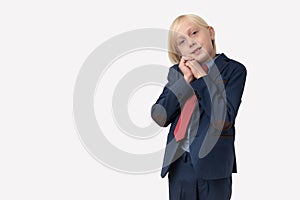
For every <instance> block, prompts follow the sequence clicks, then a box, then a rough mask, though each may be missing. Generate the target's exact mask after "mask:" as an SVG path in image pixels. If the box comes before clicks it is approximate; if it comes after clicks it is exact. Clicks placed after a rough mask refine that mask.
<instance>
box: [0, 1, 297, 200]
mask: <svg viewBox="0 0 300 200" xmlns="http://www.w3.org/2000/svg"><path fill="white" fill-rule="evenodd" d="M196 2H197V3H196ZM276 2H277V3H276ZM296 5H298V4H297V2H296V1H292V0H286V1H248V2H245V1H237V0H235V1H233V0H228V1H175V0H174V1H171V0H168V1H156V0H152V1H138V0H134V1H115V0H110V1H107V2H103V1H102V2H101V1H13V0H12V1H1V3H0V22H1V23H0V27H1V31H0V34H1V37H0V55H1V59H0V92H1V101H0V102H1V104H0V121H1V126H0V134H1V138H0V162H1V163H0V199H5V200H7V199H89V200H93V199H120V198H122V199H162V200H163V199H168V185H167V179H161V178H160V173H159V171H157V172H155V173H151V174H146V175H129V174H122V173H118V172H116V171H113V170H111V169H109V168H106V167H104V166H103V165H101V164H100V163H99V162H97V161H96V160H95V159H94V158H93V157H92V156H91V155H90V154H89V153H88V152H87V151H86V150H85V148H84V147H83V145H82V144H81V142H80V138H79V136H78V134H77V132H76V129H75V123H74V120H73V114H72V112H73V111H72V109H73V108H72V106H73V105H72V101H73V99H72V98H73V89H74V84H75V81H76V76H77V74H78V72H79V70H80V68H81V65H82V64H83V62H84V61H85V59H86V58H87V57H88V55H89V54H90V53H91V52H92V51H93V50H94V49H95V48H96V47H98V46H99V45H100V44H101V43H102V42H104V41H106V40H108V39H109V38H111V37H112V36H114V35H117V34H120V33H122V32H125V31H130V30H133V29H138V28H164V29H167V28H168V27H169V26H170V24H171V22H172V21H173V19H174V18H175V17H177V16H178V15H180V14H185V13H195V14H198V15H200V16H202V17H203V18H204V19H206V21H207V22H208V23H209V24H210V25H212V26H213V27H214V28H215V31H216V38H217V39H216V43H217V49H218V52H224V53H225V54H226V55H227V56H229V57H231V58H233V59H236V60H238V61H240V62H241V63H243V64H244V65H245V66H246V67H247V70H248V77H247V82H246V87H245V93H244V96H243V102H242V105H241V108H240V111H239V115H238V118H237V123H236V129H237V138H236V150H237V161H238V170H239V173H238V174H236V175H234V176H233V196H232V199H234V200H241V199H242V200H248V199H249V200H253V199H299V197H300V194H299V188H298V184H297V182H298V180H299V178H300V174H299V168H300V164H299V162H298V160H299V158H298V152H299V150H300V149H299V140H298V139H299V129H298V124H299V122H298V121H299V111H300V110H299V106H298V102H299V100H300V99H299V95H297V93H298V92H299V89H298V88H297V85H298V83H297V82H298V80H299V74H298V72H299V70H297V68H298V66H299V63H298V62H297V61H298V52H297V51H298V49H299V35H300V30H299V28H298V27H299V22H298V21H297V19H299V17H300V16H299V14H297V13H299V12H298V7H297V6H296ZM137 59H138V58H137ZM145 64H149V63H145ZM153 100H154V99H153ZM147 115H150V113H147ZM147 117H148V116H147ZM163 138H164V137H163ZM163 142H164V141H163Z"/></svg>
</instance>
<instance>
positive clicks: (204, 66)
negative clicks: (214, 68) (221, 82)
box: [201, 64, 208, 73]
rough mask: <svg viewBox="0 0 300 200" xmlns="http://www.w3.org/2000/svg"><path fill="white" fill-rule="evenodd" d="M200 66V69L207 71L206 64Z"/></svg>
mask: <svg viewBox="0 0 300 200" xmlns="http://www.w3.org/2000/svg"><path fill="white" fill-rule="evenodd" d="M201 67H202V69H203V70H204V71H205V72H206V73H207V72H208V67H207V65H205V64H204V65H202V66H201Z"/></svg>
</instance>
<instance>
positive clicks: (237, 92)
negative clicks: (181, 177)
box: [151, 54, 247, 179]
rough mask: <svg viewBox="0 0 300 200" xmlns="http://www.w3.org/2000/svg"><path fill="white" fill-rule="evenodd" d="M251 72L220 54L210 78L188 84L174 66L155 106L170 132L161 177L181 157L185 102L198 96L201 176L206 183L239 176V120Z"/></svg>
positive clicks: (194, 152) (196, 141)
mask: <svg viewBox="0 0 300 200" xmlns="http://www.w3.org/2000/svg"><path fill="white" fill-rule="evenodd" d="M246 74H247V71H246V69H245V67H244V66H243V65H242V64H241V63H239V62H237V61H234V60H232V59H229V58H228V57H227V56H225V55H224V54H219V55H218V57H217V58H216V60H215V62H214V65H213V66H212V68H211V69H210V71H209V73H208V75H207V76H204V77H202V78H199V79H195V80H194V81H192V82H191V83H190V84H188V83H187V82H186V81H185V80H184V78H183V74H182V72H181V70H180V69H179V67H178V64H176V65H174V66H172V67H171V68H170V70H169V74H168V83H167V85H166V86H165V87H164V89H163V92H162V94H161V95H160V96H159V98H158V100H157V101H156V103H155V104H154V105H153V106H152V109H151V116H152V119H153V120H154V121H155V122H156V123H157V124H158V125H159V126H162V127H167V126H168V125H169V124H171V126H170V130H169V134H168V139H167V145H166V149H165V155H164V161H163V167H162V171H161V176H162V177H165V176H166V174H167V173H168V171H169V168H170V165H171V164H172V163H173V162H174V161H175V160H176V159H177V158H178V157H179V156H180V155H181V153H182V151H181V148H180V142H176V140H175V139H174V129H175V127H176V124H177V121H178V118H179V116H180V112H181V108H182V107H183V105H184V103H185V101H186V100H187V99H188V98H189V97H190V96H191V95H192V94H195V95H196V96H197V99H198V104H197V106H199V107H198V108H199V115H198V116H199V119H197V120H199V121H197V125H198V127H197V129H196V132H195V134H194V135H192V139H191V140H190V155H191V159H192V163H193V167H194V168H195V170H196V173H197V175H198V176H199V177H200V178H202V179H220V178H225V177H229V176H231V173H235V172H236V157H235V149H234V139H235V127H234V123H235V118H236V116H237V113H238V109H239V106H240V103H241V98H242V94H243V90H244V85H245V80H246Z"/></svg>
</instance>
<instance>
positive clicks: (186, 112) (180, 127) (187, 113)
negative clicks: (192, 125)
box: [174, 64, 208, 142]
mask: <svg viewBox="0 0 300 200" xmlns="http://www.w3.org/2000/svg"><path fill="white" fill-rule="evenodd" d="M201 67H202V69H203V70H204V71H205V72H206V73H207V72H208V67H207V65H205V64H204V65H202V66H201ZM196 102H197V97H196V95H194V94H193V95H192V96H191V97H190V98H189V99H188V100H187V101H186V102H185V104H184V106H183V109H182V111H181V115H180V117H179V119H178V122H177V124H176V127H175V130H174V136H175V139H176V141H177V142H178V141H180V140H182V139H183V138H184V137H185V134H186V131H187V128H188V125H189V122H190V120H191V117H192V114H193V111H194V108H195V104H196Z"/></svg>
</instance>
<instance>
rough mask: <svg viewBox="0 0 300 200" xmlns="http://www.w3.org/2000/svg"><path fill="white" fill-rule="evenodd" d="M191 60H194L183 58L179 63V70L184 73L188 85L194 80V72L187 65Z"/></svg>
mask: <svg viewBox="0 0 300 200" xmlns="http://www.w3.org/2000/svg"><path fill="white" fill-rule="evenodd" d="M189 60H192V58H189V57H185V56H182V57H181V60H180V63H179V69H180V70H181V71H182V73H183V77H184V79H185V81H186V82H187V83H190V82H191V81H192V80H193V79H194V75H193V72H192V70H191V69H190V67H188V66H187V64H186V63H187V62H188V61H189Z"/></svg>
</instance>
